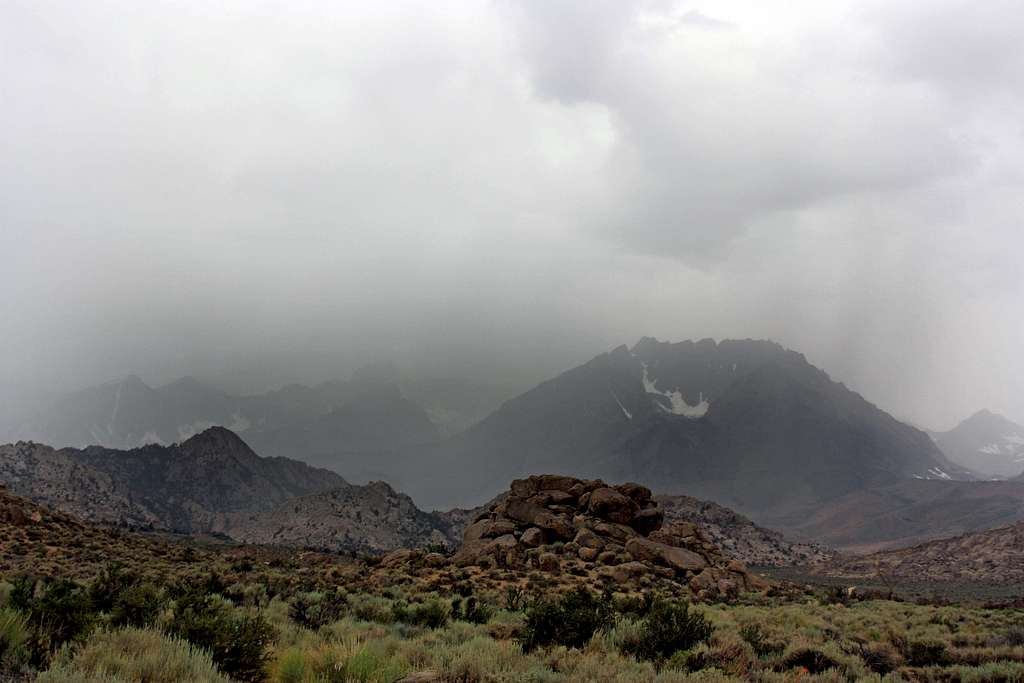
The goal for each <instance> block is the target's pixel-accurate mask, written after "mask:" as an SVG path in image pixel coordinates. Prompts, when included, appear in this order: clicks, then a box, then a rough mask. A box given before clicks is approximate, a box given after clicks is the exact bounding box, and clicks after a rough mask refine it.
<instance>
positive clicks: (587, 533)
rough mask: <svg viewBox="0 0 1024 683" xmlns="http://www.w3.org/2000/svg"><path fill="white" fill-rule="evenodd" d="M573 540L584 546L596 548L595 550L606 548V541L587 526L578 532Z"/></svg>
mask: <svg viewBox="0 0 1024 683" xmlns="http://www.w3.org/2000/svg"><path fill="white" fill-rule="evenodd" d="M573 542H574V543H576V544H577V545H579V546H582V547H584V548H594V549H595V550H601V549H602V548H604V541H602V540H601V537H600V536H598V535H597V534H595V533H594V532H593V531H591V530H590V529H587V528H586V527H584V528H582V529H580V530H579V531H577V532H576V537H575V538H574V539H573Z"/></svg>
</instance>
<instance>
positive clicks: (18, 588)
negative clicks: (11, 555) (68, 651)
mask: <svg viewBox="0 0 1024 683" xmlns="http://www.w3.org/2000/svg"><path fill="white" fill-rule="evenodd" d="M35 586H36V582H35V581H34V580H32V579H28V578H22V579H19V580H18V581H17V582H15V585H14V590H13V591H12V592H11V607H13V608H14V609H17V610H18V611H20V612H21V613H22V614H23V615H25V617H26V618H27V621H28V623H29V625H30V627H31V629H32V638H31V640H30V642H29V649H30V651H31V653H32V661H33V663H35V664H42V663H43V662H45V661H46V659H47V658H48V656H49V654H50V653H51V652H53V651H55V650H56V649H57V648H59V647H60V646H61V645H63V644H64V643H67V642H69V641H71V640H74V639H76V638H80V637H81V636H83V635H85V634H86V633H88V632H89V631H90V630H91V629H92V626H93V624H94V623H95V620H96V613H95V612H94V611H93V607H92V601H91V600H90V599H89V595H88V593H87V592H86V590H85V589H84V588H82V587H81V586H79V585H78V584H77V583H75V582H74V581H70V580H68V579H57V580H55V581H51V582H50V583H47V584H45V585H44V586H43V587H42V588H41V589H40V590H39V591H38V593H37V591H36V587H35Z"/></svg>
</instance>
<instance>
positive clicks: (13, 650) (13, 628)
mask: <svg viewBox="0 0 1024 683" xmlns="http://www.w3.org/2000/svg"><path fill="white" fill-rule="evenodd" d="M31 637H32V632H31V630H30V629H29V625H28V622H27V621H26V620H25V617H23V616H22V615H21V614H19V613H18V612H15V611H14V610H13V609H9V608H3V609H0V679H3V678H4V677H5V676H13V675H14V674H17V673H20V672H21V670H22V668H24V667H25V666H26V665H27V664H28V661H29V641H30V639H31Z"/></svg>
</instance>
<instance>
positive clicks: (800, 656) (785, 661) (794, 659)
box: [780, 647, 839, 674]
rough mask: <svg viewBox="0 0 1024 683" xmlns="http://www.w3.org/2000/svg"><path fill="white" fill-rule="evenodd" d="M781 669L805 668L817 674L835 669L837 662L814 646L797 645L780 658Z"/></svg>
mask: <svg viewBox="0 0 1024 683" xmlns="http://www.w3.org/2000/svg"><path fill="white" fill-rule="evenodd" d="M780 664H781V667H782V668H783V669H801V668H802V669H807V671H808V673H812V674H819V673H821V672H823V671H828V670H829V669H835V668H836V667H838V666H839V662H838V661H836V660H835V659H833V658H832V657H830V656H829V655H827V654H825V653H824V652H822V651H821V650H819V649H817V648H815V647H798V648H795V649H793V650H791V651H790V652H787V653H786V656H784V657H783V658H782V661H781V663H780Z"/></svg>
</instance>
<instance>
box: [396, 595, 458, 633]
mask: <svg viewBox="0 0 1024 683" xmlns="http://www.w3.org/2000/svg"><path fill="white" fill-rule="evenodd" d="M391 613H392V621H396V622H398V623H400V624H411V625H412V626H426V627H427V628H441V627H442V626H444V625H445V624H447V623H448V616H449V614H448V609H447V608H446V607H445V606H444V605H442V604H441V602H440V601H438V600H431V601H430V602H425V603H423V604H421V605H415V606H413V607H407V606H405V605H403V604H401V603H397V602H396V603H395V604H394V605H392V606H391Z"/></svg>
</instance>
